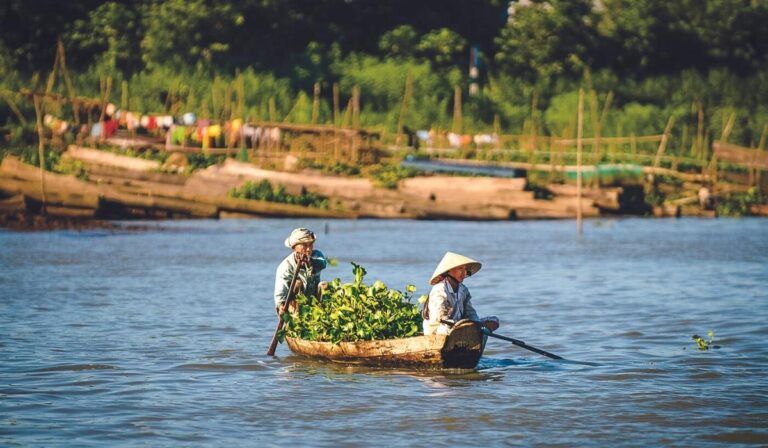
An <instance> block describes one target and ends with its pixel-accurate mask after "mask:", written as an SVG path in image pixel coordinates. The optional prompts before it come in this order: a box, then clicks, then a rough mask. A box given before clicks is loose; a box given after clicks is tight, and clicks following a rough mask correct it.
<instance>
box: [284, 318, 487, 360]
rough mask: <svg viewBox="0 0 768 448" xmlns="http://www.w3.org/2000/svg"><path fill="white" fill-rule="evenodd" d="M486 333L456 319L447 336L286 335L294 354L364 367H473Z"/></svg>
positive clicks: (483, 344)
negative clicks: (350, 338)
mask: <svg viewBox="0 0 768 448" xmlns="http://www.w3.org/2000/svg"><path fill="white" fill-rule="evenodd" d="M485 339H486V336H485V335H484V334H483V332H482V331H481V330H480V326H479V325H478V324H477V323H475V322H471V321H469V320H463V321H460V322H458V323H457V324H456V325H455V326H454V327H453V329H452V330H451V332H450V333H449V334H448V335H430V336H415V337H411V338H402V339H387V340H380V341H357V342H339V343H338V344H333V343H331V342H317V341H307V340H304V339H297V338H289V337H287V338H285V340H286V342H287V343H288V347H289V348H290V349H291V351H293V352H294V353H296V354H297V355H302V356H308V357H311V358H319V359H326V360H330V361H336V362H344V363H350V364H360V365H367V366H390V367H401V366H410V367H427V368H448V369H473V368H475V366H477V363H478V361H480V357H481V356H482V355H483V349H484V348H485Z"/></svg>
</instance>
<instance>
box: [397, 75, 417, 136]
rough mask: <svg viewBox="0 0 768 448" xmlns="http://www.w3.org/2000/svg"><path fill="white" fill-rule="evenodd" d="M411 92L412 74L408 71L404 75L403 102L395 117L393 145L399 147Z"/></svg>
mask: <svg viewBox="0 0 768 448" xmlns="http://www.w3.org/2000/svg"><path fill="white" fill-rule="evenodd" d="M412 90H413V74H412V73H411V70H410V69H409V70H408V74H406V75H405V90H404V91H403V101H402V102H401V103H400V114H399V115H398V117H397V137H396V138H395V145H396V146H400V143H401V141H400V139H401V138H402V136H403V122H404V120H405V114H407V113H408V102H409V101H410V99H411V94H412Z"/></svg>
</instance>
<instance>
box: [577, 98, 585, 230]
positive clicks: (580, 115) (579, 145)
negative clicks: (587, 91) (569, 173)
mask: <svg viewBox="0 0 768 448" xmlns="http://www.w3.org/2000/svg"><path fill="white" fill-rule="evenodd" d="M576 121H577V122H578V124H577V128H578V129H577V131H576V132H577V135H576V233H577V234H578V235H579V236H581V235H582V234H583V233H584V227H583V224H582V222H581V221H582V216H581V215H582V213H581V152H582V146H583V142H582V137H583V135H584V134H583V132H584V89H579V110H578V114H577V117H576Z"/></svg>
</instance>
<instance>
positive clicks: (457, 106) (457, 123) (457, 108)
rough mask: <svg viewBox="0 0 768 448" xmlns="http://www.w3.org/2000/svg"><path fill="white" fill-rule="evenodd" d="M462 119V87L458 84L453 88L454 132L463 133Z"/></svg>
mask: <svg viewBox="0 0 768 448" xmlns="http://www.w3.org/2000/svg"><path fill="white" fill-rule="evenodd" d="M461 121H462V118H461V88H460V87H459V86H456V87H454V89H453V132H454V133H456V134H461V131H462V128H463V126H462V123H461Z"/></svg>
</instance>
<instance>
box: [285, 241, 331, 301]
mask: <svg viewBox="0 0 768 448" xmlns="http://www.w3.org/2000/svg"><path fill="white" fill-rule="evenodd" d="M311 261H312V262H311V263H310V264H309V266H305V267H304V268H303V269H302V270H301V271H300V272H299V275H298V277H299V280H301V284H302V286H303V288H302V292H304V294H307V293H309V294H314V293H315V291H317V285H318V284H319V283H320V271H322V270H323V269H325V267H326V265H327V264H328V262H327V260H326V259H325V255H323V253H322V252H320V251H319V250H313V251H312V257H311ZM295 270H296V257H295V256H294V254H293V252H291V253H290V255H288V256H287V257H285V259H284V260H283V261H282V263H280V265H279V266H278V267H277V272H275V307H277V308H279V307H280V306H281V305H282V304H283V302H284V301H285V299H286V298H287V297H288V288H290V283H291V279H292V278H293V272H294V271H295Z"/></svg>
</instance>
